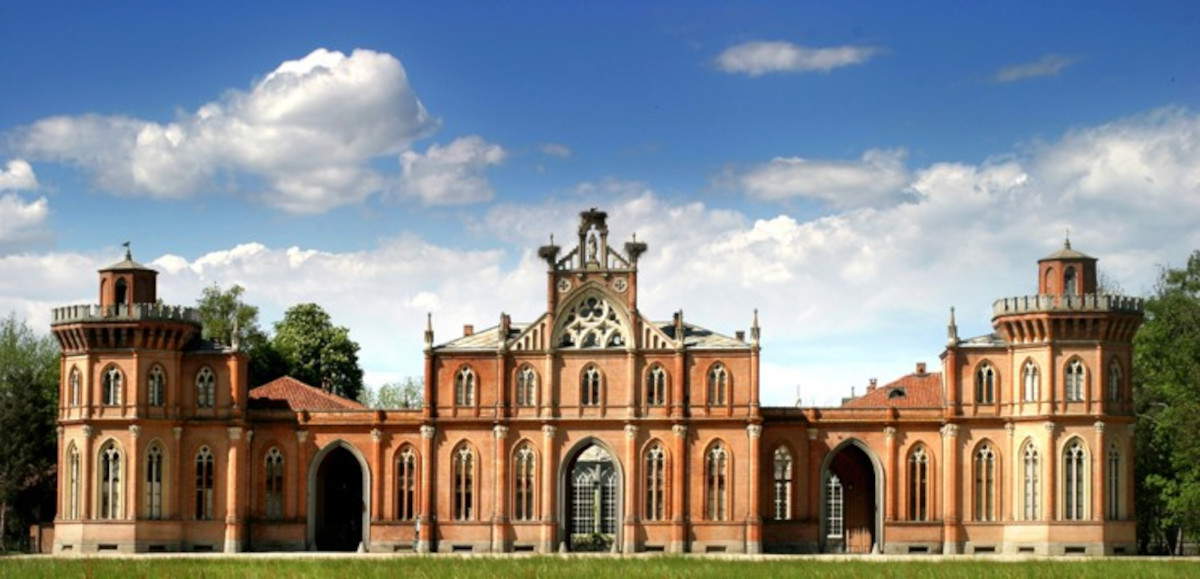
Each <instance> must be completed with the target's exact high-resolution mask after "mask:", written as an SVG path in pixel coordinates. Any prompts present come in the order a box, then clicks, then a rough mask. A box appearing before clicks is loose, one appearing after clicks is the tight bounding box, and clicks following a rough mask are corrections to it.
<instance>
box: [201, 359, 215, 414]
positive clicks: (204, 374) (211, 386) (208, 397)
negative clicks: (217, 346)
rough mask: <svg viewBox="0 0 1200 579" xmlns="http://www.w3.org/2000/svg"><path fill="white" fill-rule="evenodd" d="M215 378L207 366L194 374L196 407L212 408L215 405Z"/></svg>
mask: <svg viewBox="0 0 1200 579" xmlns="http://www.w3.org/2000/svg"><path fill="white" fill-rule="evenodd" d="M216 397H217V377H216V375H215V374H213V371H212V369H211V368H209V367H208V366H205V367H203V368H201V369H200V371H199V372H197V373H196V407H197V408H212V407H213V406H214V405H215V404H216Z"/></svg>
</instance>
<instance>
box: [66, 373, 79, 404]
mask: <svg viewBox="0 0 1200 579" xmlns="http://www.w3.org/2000/svg"><path fill="white" fill-rule="evenodd" d="M82 390H83V374H81V373H80V372H79V368H77V367H75V366H71V373H70V374H68V376H67V393H68V394H67V396H68V398H67V400H68V404H70V405H71V406H79V405H80V404H81V403H82V402H83V400H82V398H81V396H80V394H81V393H82Z"/></svg>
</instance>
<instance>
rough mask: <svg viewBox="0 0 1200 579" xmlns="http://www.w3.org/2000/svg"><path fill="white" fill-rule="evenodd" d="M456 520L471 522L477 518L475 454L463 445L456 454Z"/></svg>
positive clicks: (454, 475) (452, 471)
mask: <svg viewBox="0 0 1200 579" xmlns="http://www.w3.org/2000/svg"><path fill="white" fill-rule="evenodd" d="M451 475H452V476H453V477H454V480H453V481H451V482H452V485H451V486H452V488H453V489H454V520H456V521H469V520H471V519H473V518H474V517H475V454H474V453H473V452H471V447H470V446H467V445H465V444H464V445H462V446H460V447H458V450H456V451H455V452H454V466H453V469H452V470H451Z"/></svg>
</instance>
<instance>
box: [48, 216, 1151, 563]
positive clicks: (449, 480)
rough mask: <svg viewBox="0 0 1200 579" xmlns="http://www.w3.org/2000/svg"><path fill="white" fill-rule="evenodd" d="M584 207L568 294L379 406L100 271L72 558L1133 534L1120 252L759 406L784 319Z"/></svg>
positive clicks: (78, 347) (1083, 259) (63, 546)
mask: <svg viewBox="0 0 1200 579" xmlns="http://www.w3.org/2000/svg"><path fill="white" fill-rule="evenodd" d="M605 220H606V215H605V214H604V213H602V212H599V211H596V210H590V211H585V212H583V213H582V214H581V222H580V225H579V235H578V241H577V244H576V246H575V247H574V248H572V249H571V250H570V251H568V252H566V253H565V254H563V253H560V248H559V247H557V246H554V245H549V246H545V247H542V248H541V249H540V251H539V255H540V256H541V257H542V258H543V259H545V261H546V263H547V275H546V311H545V313H543V314H542V315H541V316H540V317H538V318H537V319H536V320H533V321H531V322H526V323H518V322H513V321H511V320H510V319H509V317H508V316H507V315H504V314H501V315H500V316H499V323H498V324H497V325H496V326H494V327H491V328H488V329H486V330H482V331H478V332H476V331H473V329H472V327H471V326H466V327H465V328H464V332H463V335H462V336H461V337H458V338H455V339H453V340H451V341H449V342H445V343H442V344H441V345H435V342H434V337H433V332H432V330H431V329H430V328H428V327H427V328H426V330H425V367H424V378H425V380H424V388H425V390H424V405H423V407H422V408H420V409H415V410H374V409H367V408H364V407H362V406H360V405H359V404H357V403H356V402H353V401H349V400H345V399H341V398H338V397H336V396H333V395H330V394H326V393H324V392H322V391H320V390H319V389H315V388H312V387H309V386H306V385H304V384H301V383H299V382H297V381H295V380H292V379H290V378H281V379H279V380H276V381H274V382H271V383H269V384H266V385H262V386H259V387H257V388H253V389H251V388H249V385H248V384H247V378H246V376H247V374H246V355H245V354H244V353H242V352H239V351H238V349H237V347H236V345H235V346H233V347H227V346H222V345H219V344H214V343H211V342H206V341H203V340H200V339H199V337H198V336H199V333H200V325H199V323H198V321H197V317H196V314H195V312H194V311H192V310H190V309H187V308H179V307H170V306H163V305H159V304H158V303H157V302H156V291H155V280H156V278H155V276H156V272H154V271H153V270H150V269H148V268H145V267H143V266H141V265H139V264H138V263H136V262H134V261H133V260H132V259H130V257H129V256H128V255H127V256H126V259H125V261H122V262H120V263H117V264H115V265H113V266H112V267H109V268H106V269H104V270H101V272H100V303H99V305H97V306H92V305H87V306H68V307H63V308H57V309H55V310H54V313H53V324H52V329H53V331H54V334H55V335H56V336H57V338H58V340H59V342H60V343H61V345H62V350H63V354H62V376H63V381H62V398H61V400H62V405H61V408H60V420H59V424H60V429H59V432H60V437H59V441H60V445H59V448H60V458H59V468H60V470H59V472H60V473H61V475H60V480H59V484H60V490H59V505H58V517H57V519H56V521H55V539H54V543H55V550H56V551H57V552H94V551H98V550H99V551H104V550H110V549H111V550H118V551H158V550H168V551H174V550H187V551H191V550H225V551H239V550H274V549H296V550H299V549H356V548H358V549H365V550H369V551H387V552H390V551H401V550H409V549H413V550H417V551H426V550H436V551H476V552H478V551H541V552H547V551H558V550H595V549H604V550H614V551H623V552H633V551H667V552H679V551H691V552H711V551H726V552H752V553H753V552H759V551H763V550H766V551H792V552H795V551H800V552H813V551H852V552H871V551H883V552H900V553H906V552H944V553H959V552H968V553H971V552H974V553H983V552H1009V553H1021V552H1033V553H1064V552H1068V553H1070V552H1082V553H1088V554H1102V553H1116V552H1129V551H1131V550H1132V549H1133V545H1134V542H1135V540H1134V539H1135V538H1134V526H1135V525H1134V516H1133V502H1134V501H1133V496H1132V492H1133V491H1132V489H1133V485H1132V484H1131V482H1132V481H1131V479H1132V476H1133V466H1132V465H1133V445H1132V439H1133V436H1132V434H1133V433H1132V415H1131V414H1132V405H1131V399H1132V396H1131V394H1132V393H1131V390H1130V382H1129V376H1130V374H1131V372H1130V364H1131V347H1130V342H1131V339H1132V336H1133V334H1134V332H1135V331H1136V329H1137V327H1138V325H1139V323H1140V322H1141V319H1142V314H1141V303H1140V302H1139V301H1138V300H1135V299H1131V298H1124V297H1117V296H1110V295H1103V294H1100V293H1098V292H1097V286H1096V267H1095V266H1096V260H1095V259H1094V258H1091V257H1088V256H1086V255H1083V254H1081V253H1079V252H1076V251H1073V250H1071V249H1070V246H1069V244H1068V245H1067V246H1066V247H1065V248H1064V249H1062V250H1060V251H1058V252H1055V253H1053V254H1051V255H1050V256H1048V257H1046V258H1044V259H1042V260H1040V261H1039V262H1038V272H1037V282H1038V291H1037V293H1036V294H1035V295H1030V296H1025V297H1018V298H1008V299H1002V300H999V301H997V302H995V304H994V310H993V311H994V316H993V319H992V322H993V326H994V328H995V333H992V334H990V335H986V336H982V337H978V338H972V339H967V340H962V339H959V337H958V335H957V330H956V329H955V326H954V322H953V313H952V314H951V323H950V325H949V335H948V340H947V344H946V349H945V351H944V352H943V353H942V354H941V362H942V364H941V371H940V372H927V371H926V369H925V367H924V365H923V364H918V365H917V368H916V372H915V373H913V374H910V375H908V376H904V377H902V378H900V379H899V380H897V381H895V382H892V383H890V384H887V385H882V386H876V385H875V384H874V383H872V385H871V386H870V387H869V388H868V390H867V392H866V393H865V394H864V395H863V396H861V397H858V398H854V399H851V400H849V401H847V402H845V403H844V404H843V405H842V406H840V407H836V408H790V407H782V408H770V407H766V408H764V407H761V406H760V404H759V350H760V334H759V327H758V320H757V316H755V320H754V323H753V325H752V326H751V327H750V329H749V335H748V336H746V335H744V334H743V332H737V333H736V335H735V336H725V335H721V334H718V333H716V332H713V331H711V330H707V329H705V328H702V327H700V326H698V325H695V324H692V323H690V321H685V320H684V318H683V315H682V312H678V313H676V314H675V315H674V317H673V319H669V320H666V321H657V320H655V319H653V318H650V317H647V316H646V315H644V314H643V313H642V311H641V310H640V309H639V308H638V258H639V257H640V256H641V255H642V253H643V252H645V251H646V245H645V244H644V243H640V242H637V241H636V240H633V241H630V242H628V243H625V244H624V245H623V247H622V248H621V249H617V248H615V247H613V246H611V245H610V244H609V240H608V228H607V225H606V222H605Z"/></svg>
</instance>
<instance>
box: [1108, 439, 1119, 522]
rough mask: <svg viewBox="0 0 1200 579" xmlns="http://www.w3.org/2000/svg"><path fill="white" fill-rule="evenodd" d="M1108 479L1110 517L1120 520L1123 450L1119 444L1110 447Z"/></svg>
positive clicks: (1110, 518) (1112, 519)
mask: <svg viewBox="0 0 1200 579" xmlns="http://www.w3.org/2000/svg"><path fill="white" fill-rule="evenodd" d="M1107 468H1108V472H1107V473H1106V474H1107V475H1108V480H1107V481H1106V482H1107V484H1106V485H1105V486H1106V487H1107V488H1106V489H1105V491H1107V493H1108V494H1107V497H1108V500H1107V501H1106V503H1107V504H1108V517H1107V518H1108V519H1109V520H1111V521H1118V520H1120V519H1121V451H1119V450H1117V444H1116V443H1113V444H1112V445H1111V446H1109V447H1108V467H1107Z"/></svg>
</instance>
